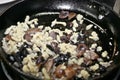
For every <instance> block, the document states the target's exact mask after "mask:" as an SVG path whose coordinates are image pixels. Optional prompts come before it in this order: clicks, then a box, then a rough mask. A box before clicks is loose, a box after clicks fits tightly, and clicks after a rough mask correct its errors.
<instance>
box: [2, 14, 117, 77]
mask: <svg viewBox="0 0 120 80" xmlns="http://www.w3.org/2000/svg"><path fill="white" fill-rule="evenodd" d="M75 13H77V14H79V13H80V12H75ZM59 14H60V12H41V13H37V14H34V15H30V19H31V20H32V19H34V18H38V25H44V26H50V25H51V22H52V21H54V20H55V19H58V16H59ZM81 14H82V15H84V14H83V13H81ZM90 18H91V17H89V15H85V17H84V18H83V19H84V22H83V23H84V24H85V25H89V24H92V25H93V27H92V28H91V31H95V32H96V33H97V34H98V36H99V42H98V44H100V45H101V46H102V48H103V51H104V50H106V51H107V52H108V57H107V58H105V59H104V60H105V61H110V60H113V58H114V56H115V55H116V54H117V45H116V40H115V37H114V35H113V33H112V32H111V30H110V29H109V28H107V29H106V27H105V26H101V25H99V24H97V23H95V22H94V21H92V20H90ZM71 21H72V20H71ZM62 22H69V21H68V20H67V19H63V20H62ZM59 26H61V25H57V26H55V27H52V28H53V29H60V30H62V31H64V30H65V29H66V28H67V29H69V27H67V26H66V27H62V28H61V27H59ZM83 28H84V27H83ZM4 31H5V29H4V30H1V31H0V36H2V37H1V39H0V40H2V38H3V37H4V35H3V33H4ZM78 32H79V31H78ZM89 46H91V45H89ZM98 54H99V55H101V53H98ZM2 55H3V56H4V58H5V59H6V60H7V61H8V62H9V63H10V64H11V63H12V62H11V61H9V56H8V55H6V54H4V53H2ZM114 66H115V64H114V63H112V64H111V66H110V67H109V68H107V71H109V70H111V69H112V68H113V67H114ZM15 68H16V67H15ZM107 71H106V73H102V75H100V76H99V77H102V76H103V75H106V74H108V73H107ZM94 78H98V76H97V77H94Z"/></svg>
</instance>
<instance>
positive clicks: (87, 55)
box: [84, 50, 99, 60]
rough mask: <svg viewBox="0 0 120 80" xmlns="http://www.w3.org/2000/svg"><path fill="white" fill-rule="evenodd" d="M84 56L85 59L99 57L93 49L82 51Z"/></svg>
mask: <svg viewBox="0 0 120 80" xmlns="http://www.w3.org/2000/svg"><path fill="white" fill-rule="evenodd" d="M84 57H85V58H87V59H91V60H95V59H97V58H99V55H98V54H97V53H95V52H94V51H89V50H88V51H86V52H85V53H84Z"/></svg>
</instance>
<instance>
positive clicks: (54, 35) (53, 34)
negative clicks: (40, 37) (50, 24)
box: [49, 31, 57, 40]
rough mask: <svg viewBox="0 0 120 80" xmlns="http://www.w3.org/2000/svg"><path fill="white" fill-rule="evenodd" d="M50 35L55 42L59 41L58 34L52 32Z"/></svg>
mask: <svg viewBox="0 0 120 80" xmlns="http://www.w3.org/2000/svg"><path fill="white" fill-rule="evenodd" d="M49 35H50V36H51V37H52V38H53V39H54V40H55V39H57V33H56V32H54V31H52V32H50V33H49Z"/></svg>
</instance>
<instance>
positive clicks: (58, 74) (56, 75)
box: [54, 64, 65, 78]
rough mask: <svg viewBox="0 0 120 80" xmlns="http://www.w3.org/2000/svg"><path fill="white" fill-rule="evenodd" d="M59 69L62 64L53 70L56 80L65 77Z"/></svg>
mask: <svg viewBox="0 0 120 80" xmlns="http://www.w3.org/2000/svg"><path fill="white" fill-rule="evenodd" d="M61 67H62V64H61V65H58V66H57V67H56V69H55V72H54V76H55V77H56V78H61V77H62V76H64V75H65V72H64V70H63V69H61Z"/></svg>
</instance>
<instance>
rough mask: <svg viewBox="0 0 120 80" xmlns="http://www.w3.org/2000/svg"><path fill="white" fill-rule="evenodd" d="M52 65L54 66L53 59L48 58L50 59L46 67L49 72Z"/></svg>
mask: <svg viewBox="0 0 120 80" xmlns="http://www.w3.org/2000/svg"><path fill="white" fill-rule="evenodd" d="M52 66H53V59H48V61H47V62H46V63H45V68H46V70H47V72H49V71H50V70H51V68H52Z"/></svg>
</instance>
